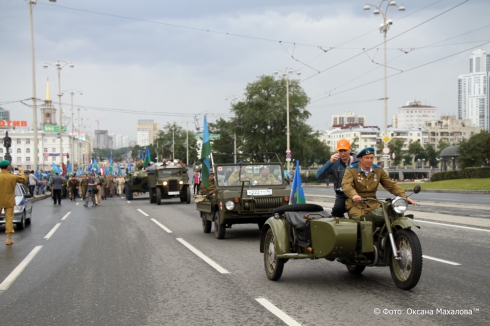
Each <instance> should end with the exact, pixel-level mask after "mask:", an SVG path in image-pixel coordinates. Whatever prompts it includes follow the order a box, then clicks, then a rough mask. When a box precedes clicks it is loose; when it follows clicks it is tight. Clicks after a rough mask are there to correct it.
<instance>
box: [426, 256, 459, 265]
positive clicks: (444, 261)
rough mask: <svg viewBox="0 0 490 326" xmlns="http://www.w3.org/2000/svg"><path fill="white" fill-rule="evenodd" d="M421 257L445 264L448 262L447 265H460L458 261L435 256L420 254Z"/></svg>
mask: <svg viewBox="0 0 490 326" xmlns="http://www.w3.org/2000/svg"><path fill="white" fill-rule="evenodd" d="M422 257H423V258H425V259H430V260H435V261H438V262H441V263H445V264H449V265H454V266H460V265H461V264H458V263H455V262H452V261H449V260H444V259H439V258H435V257H431V256H426V255H422Z"/></svg>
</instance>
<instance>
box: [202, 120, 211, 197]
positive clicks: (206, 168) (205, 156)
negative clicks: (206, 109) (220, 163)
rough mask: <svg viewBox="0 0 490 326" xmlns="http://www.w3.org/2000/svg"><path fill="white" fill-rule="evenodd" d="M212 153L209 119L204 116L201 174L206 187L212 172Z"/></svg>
mask: <svg viewBox="0 0 490 326" xmlns="http://www.w3.org/2000/svg"><path fill="white" fill-rule="evenodd" d="M210 155H211V139H210V137H209V129H208V119H207V118H206V116H204V131H203V134H202V145H201V162H202V169H201V176H202V182H203V183H204V186H205V187H206V188H208V187H209V175H210V174H211V162H210V160H209V156H210Z"/></svg>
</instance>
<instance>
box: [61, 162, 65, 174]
mask: <svg viewBox="0 0 490 326" xmlns="http://www.w3.org/2000/svg"><path fill="white" fill-rule="evenodd" d="M61 173H62V174H63V176H65V175H66V165H65V162H61Z"/></svg>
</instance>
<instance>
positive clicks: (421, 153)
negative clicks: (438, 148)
mask: <svg viewBox="0 0 490 326" xmlns="http://www.w3.org/2000/svg"><path fill="white" fill-rule="evenodd" d="M408 154H410V155H412V157H413V159H414V160H415V161H418V160H423V159H427V153H426V152H425V149H424V147H423V146H422V145H421V144H420V141H418V140H417V141H410V144H409V145H408Z"/></svg>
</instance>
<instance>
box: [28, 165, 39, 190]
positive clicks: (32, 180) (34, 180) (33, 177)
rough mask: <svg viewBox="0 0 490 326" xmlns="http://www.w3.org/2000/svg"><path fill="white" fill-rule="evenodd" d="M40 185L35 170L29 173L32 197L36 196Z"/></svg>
mask: <svg viewBox="0 0 490 326" xmlns="http://www.w3.org/2000/svg"><path fill="white" fill-rule="evenodd" d="M38 184H39V179H38V178H36V175H35V174H34V170H32V171H31V173H29V193H30V194H31V196H34V189H36V186H37V185H38Z"/></svg>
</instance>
